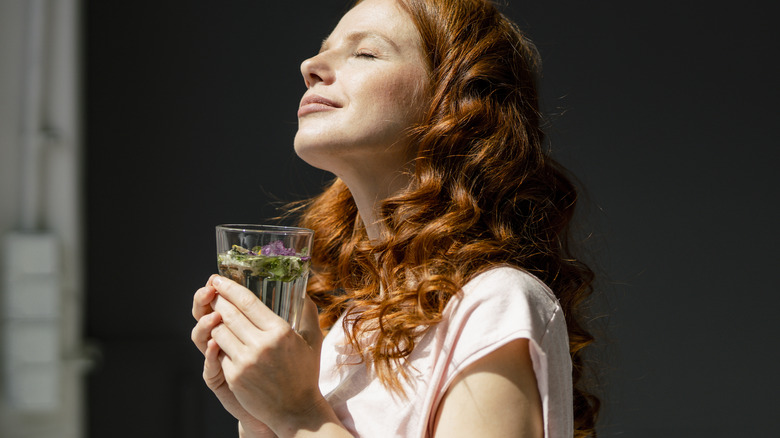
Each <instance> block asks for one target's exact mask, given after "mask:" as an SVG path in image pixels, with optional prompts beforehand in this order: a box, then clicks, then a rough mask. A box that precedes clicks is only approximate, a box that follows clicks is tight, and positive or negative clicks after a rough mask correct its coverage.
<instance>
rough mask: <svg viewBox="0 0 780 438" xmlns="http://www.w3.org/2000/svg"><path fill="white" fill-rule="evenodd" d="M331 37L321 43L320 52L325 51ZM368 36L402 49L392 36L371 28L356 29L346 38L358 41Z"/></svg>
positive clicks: (397, 49) (398, 49)
mask: <svg viewBox="0 0 780 438" xmlns="http://www.w3.org/2000/svg"><path fill="white" fill-rule="evenodd" d="M329 38H330V35H329V36H328V37H327V38H325V39H324V40H322V44H321V45H320V53H322V52H324V51H325V50H327V48H328V39H329ZM366 38H371V39H378V40H380V41H383V42H385V43H386V44H388V45H390V46H392V47H393V48H394V49H395V50H396V51H400V48H399V47H398V44H396V43H395V41H393V40H391V39H390V38H388V37H386V36H384V35H382V34H381V33H378V32H373V31H370V30H361V31H354V32H350V33H348V34H347V36H346V37H345V38H344V39H345V40H347V41H350V42H356V41H360V40H363V39H366Z"/></svg>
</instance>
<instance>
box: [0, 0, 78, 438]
mask: <svg viewBox="0 0 780 438" xmlns="http://www.w3.org/2000/svg"><path fill="white" fill-rule="evenodd" d="M30 3H31V0H0V267H5V266H7V265H8V263H6V262H8V260H9V254H8V250H7V246H6V243H7V242H8V241H9V239H10V237H11V236H14V235H18V234H17V233H18V231H19V228H20V219H19V216H20V215H19V211H20V205H21V202H20V201H21V192H22V190H21V185H22V184H23V182H24V181H25V178H26V177H27V176H29V174H25V173H24V172H23V171H21V170H20V168H21V164H20V160H21V154H20V150H21V143H22V135H21V132H20V126H21V123H22V119H21V108H22V105H21V102H22V98H23V94H24V93H23V83H24V82H23V75H24V73H23V68H22V65H23V64H24V59H25V58H24V51H25V40H26V36H25V35H26V33H25V32H26V19H27V17H28V5H29V4H30ZM43 4H44V7H45V11H46V13H45V14H44V20H45V21H44V23H45V25H44V29H45V40H44V48H45V51H44V53H45V58H44V63H43V66H44V69H43V71H42V81H41V83H42V99H41V110H40V116H41V117H40V122H39V123H38V126H39V127H40V128H41V129H44V128H45V129H48V130H50V131H52V132H54V134H55V135H54V136H53V137H47V136H45V135H41V136H40V137H38V140H39V143H38V144H41V145H43V146H42V147H43V149H42V159H41V161H40V163H41V167H40V170H41V175H42V177H41V179H40V180H39V181H40V184H41V191H40V192H41V208H40V211H39V222H40V226H39V227H36V228H37V229H36V230H27V231H26V234H25V235H29V232H30V231H34V232H35V233H37V235H46V236H54V241H55V242H56V244H57V247H58V254H57V257H55V259H56V260H58V266H57V268H58V269H57V271H58V272H57V278H58V280H59V281H58V287H57V294H58V297H57V302H58V305H57V307H56V311H57V315H56V318H55V319H54V321H55V324H56V330H57V332H58V339H57V346H56V347H57V351H56V352H55V353H56V359H57V360H56V363H57V365H58V367H59V370H58V374H57V375H58V380H59V384H58V386H57V388H56V393H57V403H56V404H55V405H54V409H49V410H42V409H30V408H29V407H26V408H25V407H20V406H19V405H18V404H17V403H15V401H14V399H13V398H12V397H10V396H9V381H8V380H9V379H3V380H0V436H2V437H7V438H17V437H36V438H47V437H52V438H53V437H57V438H66V437H67V438H70V437H73V438H77V437H82V436H85V431H84V426H83V424H84V421H83V418H84V416H85V412H84V402H83V397H84V390H83V382H82V381H83V374H84V370H85V369H86V367H85V364H86V362H85V361H84V360H83V344H82V341H81V338H82V334H81V320H82V312H83V290H84V287H83V279H82V270H83V266H82V265H83V263H82V254H81V251H82V247H83V244H82V229H81V216H82V212H81V209H82V204H83V200H82V195H81V192H82V190H81V185H80V184H81V171H82V169H81V152H80V148H81V139H80V137H79V135H80V132H79V104H78V102H79V98H80V96H79V90H78V75H79V53H78V47H79V41H78V38H79V32H78V29H79V27H78V25H79V19H78V12H79V11H78V1H77V0H43ZM0 275H2V278H1V279H2V281H0V288H1V289H0V297H3V296H5V297H8V296H9V295H10V294H11V293H12V291H10V290H8V289H11V287H9V286H8V285H9V281H8V278H10V275H9V272H8V269H3V270H2V271H0ZM3 302H5V303H6V304H5V309H2V308H0V315H4V318H3V317H0V322H2V324H0V335H5V334H7V333H8V332H9V329H8V327H9V325H8V321H9V318H10V319H13V318H14V315H9V312H8V308H9V307H10V306H9V305H8V304H7V302H8V300H7V299H5V300H0V305H2V304H1V303H3ZM3 331H5V333H3ZM3 339H4V336H0V347H1V348H0V354H2V356H3V357H4V358H6V359H7V358H8V356H10V354H9V352H8V349H9V348H8V345H9V342H8V340H7V339H6V340H5V341H3ZM29 347H30V348H32V349H35V350H39V349H41V348H43V347H42V346H40V345H30V346H29ZM0 363H3V364H4V368H5V369H4V370H2V371H4V372H5V373H4V375H8V373H7V371H8V368H10V367H9V366H8V365H7V363H8V361H7V360H4V361H0ZM13 382H15V381H14V380H13V375H12V381H11V383H13Z"/></svg>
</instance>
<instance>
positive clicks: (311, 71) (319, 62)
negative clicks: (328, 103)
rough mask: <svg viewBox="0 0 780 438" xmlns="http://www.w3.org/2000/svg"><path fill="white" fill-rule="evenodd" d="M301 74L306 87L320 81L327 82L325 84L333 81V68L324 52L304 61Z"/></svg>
mask: <svg viewBox="0 0 780 438" xmlns="http://www.w3.org/2000/svg"><path fill="white" fill-rule="evenodd" d="M301 74H302V75H303V82H304V83H305V84H306V88H311V87H313V86H314V85H315V84H317V83H320V82H322V83H325V85H327V84H329V83H332V82H333V70H332V69H331V67H330V65H329V64H328V63H327V61H326V59H325V57H324V56H323V54H322V53H320V54H318V55H316V56H312V57H311V58H309V59H307V60H305V61H303V62H302V63H301Z"/></svg>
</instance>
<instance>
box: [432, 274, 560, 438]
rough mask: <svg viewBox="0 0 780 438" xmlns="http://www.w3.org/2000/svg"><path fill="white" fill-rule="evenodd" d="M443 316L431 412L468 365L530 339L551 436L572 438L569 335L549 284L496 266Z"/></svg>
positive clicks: (469, 286) (467, 287) (477, 279)
mask: <svg viewBox="0 0 780 438" xmlns="http://www.w3.org/2000/svg"><path fill="white" fill-rule="evenodd" d="M443 316H444V320H443V321H442V323H441V324H440V327H437V329H436V333H435V335H434V337H435V338H436V339H435V341H434V342H433V343H434V344H435V345H436V347H435V348H436V349H438V350H439V351H438V354H436V355H435V356H436V364H435V365H434V369H433V370H432V374H433V376H434V382H437V383H436V385H435V386H434V388H435V389H434V394H433V399H432V400H431V404H430V414H429V415H431V416H433V415H434V414H435V412H436V409H438V405H439V403H440V402H441V399H442V397H443V395H444V394H445V393H446V391H447V389H448V388H449V386H450V385H451V384H452V382H453V381H454V380H455V379H456V378H457V377H458V375H459V374H460V373H461V372H462V371H463V370H464V369H466V368H467V367H468V366H469V365H471V364H472V363H474V362H476V361H477V360H479V359H481V358H484V357H485V356H487V355H488V354H490V353H491V352H494V351H496V350H497V349H499V348H501V347H502V346H504V345H506V344H508V343H509V342H511V341H513V340H517V339H521V338H525V339H528V340H529V348H530V355H531V359H532V361H533V366H534V372H535V374H536V378H537V386H538V389H539V394H540V395H541V398H542V409H543V414H544V422H545V436H546V437H556V436H571V433H570V432H571V429H572V428H571V425H570V423H571V422H572V419H571V418H572V414H571V359H570V356H569V352H568V336H567V331H566V324H565V321H564V318H563V313H562V310H561V307H560V305H559V303H558V301H557V299H556V298H555V296H554V295H553V293H552V292H551V291H550V290H549V289H548V288H547V286H545V285H544V284H543V283H542V282H541V281H540V280H538V279H537V278H536V277H534V276H532V275H530V274H528V273H526V272H524V271H521V270H518V269H515V268H510V267H501V268H495V269H492V270H490V271H487V272H485V273H483V274H481V275H479V276H477V277H475V278H474V279H473V280H472V281H470V282H469V283H468V284H466V285H465V286H464V287H463V291H462V294H461V295H460V296H458V297H457V298H454V299H453V300H451V301H450V303H448V305H447V308H446V309H445V312H444V315H443ZM432 389H433V388H432ZM431 418H432V417H431ZM429 421H430V418H429ZM557 432H561V433H562V434H559V433H557ZM567 434H568V435H567Z"/></svg>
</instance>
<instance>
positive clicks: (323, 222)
mask: <svg viewBox="0 0 780 438" xmlns="http://www.w3.org/2000/svg"><path fill="white" fill-rule="evenodd" d="M399 4H400V5H401V6H402V7H403V8H404V9H405V10H406V11H407V12H408V14H409V16H410V17H411V18H412V20H413V22H414V24H415V26H416V27H417V29H418V31H419V34H420V37H421V42H422V52H423V53H424V54H427V55H428V56H427V62H428V66H427V67H428V71H429V73H430V82H429V96H430V102H429V106H428V109H427V111H426V112H425V114H424V117H423V120H422V121H421V122H420V123H419V124H418V125H416V126H414V127H412V129H411V131H410V135H411V138H412V144H414V145H416V147H417V148H418V152H417V157H416V160H415V162H414V173H413V175H412V178H411V183H410V184H409V186H408V187H407V188H406V189H405V190H403V191H402V192H401V193H398V194H396V195H394V196H392V197H391V198H389V199H386V200H384V202H383V203H382V204H381V208H380V212H379V213H380V219H381V220H382V221H383V223H384V225H385V226H386V228H387V230H388V231H389V232H388V233H386V236H385V237H383V238H382V240H380V241H378V242H369V240H368V237H367V234H366V231H365V228H364V227H363V224H362V222H361V219H360V217H359V214H358V210H357V207H356V205H355V202H354V201H353V199H352V195H351V194H350V192H349V189H348V188H347V186H346V185H345V184H344V183H343V182H342V181H341V180H339V179H336V180H335V181H334V182H333V183H332V184H331V185H330V186H329V187H328V188H327V189H326V190H325V191H324V193H322V194H321V195H320V196H318V197H316V198H314V199H312V200H310V201H309V202H308V203H307V204H306V205H305V207H304V208H305V209H304V214H303V217H302V220H301V222H300V225H301V226H304V227H307V228H311V229H313V230H315V242H314V249H313V269H312V276H311V279H310V281H309V287H308V289H309V293H310V295H311V296H312V297H313V298H314V299H315V301H316V302H317V303H318V305H319V306H320V308H321V309H322V313H321V321H322V325H323V327H330V326H332V325H333V324H334V323H335V322H336V320H337V319H338V318H339V316H340V315H342V314H345V318H344V328H345V332H346V333H347V336H348V338H349V341H350V342H351V343H352V345H353V346H354V347H355V350H356V351H359V352H360V354H361V355H362V357H363V359H364V360H365V361H368V363H370V364H372V365H373V367H374V369H375V371H376V373H377V375H378V377H379V379H380V380H381V381H382V382H383V383H384V384H385V386H386V387H388V388H389V389H393V390H400V387H401V386H400V381H399V377H398V376H399V375H400V376H401V378H403V376H405V371H404V370H405V368H404V366H403V365H404V361H405V360H406V358H407V357H408V356H409V354H410V353H411V352H412V350H413V349H414V347H415V343H416V341H417V340H418V339H419V337H420V336H421V334H422V331H424V329H425V328H427V327H431V326H432V325H434V324H436V323H437V322H439V321H440V320H441V318H442V311H443V310H444V307H445V306H446V305H447V303H448V301H449V300H450V298H452V297H453V296H454V295H455V294H457V293H458V291H459V290H460V288H461V286H462V285H464V284H465V283H466V282H468V281H469V280H470V279H471V278H473V277H474V276H476V275H477V274H479V273H481V272H484V271H485V270H487V269H489V268H491V267H493V266H496V265H506V264H509V265H512V266H516V267H518V268H520V269H523V270H525V271H528V272H531V273H533V274H534V275H536V276H537V277H539V278H540V279H541V280H542V281H544V282H545V283H546V284H547V285H548V286H549V287H550V288H551V289H552V290H553V291H555V293H556V295H557V297H558V300H559V301H560V304H561V306H562V308H563V311H564V314H565V317H566V324H567V328H568V334H569V343H570V345H569V347H570V352H571V357H572V363H573V381H574V384H575V388H574V419H575V421H574V426H575V437H586V436H595V422H596V415H597V413H598V408H599V400H598V399H597V398H596V397H594V396H592V395H591V394H589V393H588V392H586V391H584V390H582V389H580V388H579V385H578V383H580V380H581V379H580V377H581V376H582V373H583V370H584V367H583V357H582V349H583V348H584V347H585V346H587V345H588V344H590V343H591V342H592V341H593V337H592V335H591V334H590V333H589V332H588V330H587V329H586V328H585V326H584V325H583V324H582V323H581V321H582V318H583V315H582V314H581V313H582V311H581V309H580V308H581V304H582V302H583V301H584V300H585V299H586V298H587V297H588V296H589V295H590V293H591V291H592V288H591V283H592V280H593V272H592V271H591V270H590V269H589V268H588V266H586V265H585V264H583V263H582V262H580V261H579V260H578V259H577V258H575V257H574V256H573V255H572V253H571V251H570V249H569V224H570V221H571V219H572V216H573V214H574V209H575V204H576V201H577V191H576V189H575V186H574V185H573V184H572V182H571V181H570V179H569V178H568V177H567V176H566V172H565V170H564V169H562V168H561V166H560V165H558V163H556V162H555V161H554V160H553V159H552V158H551V157H550V156H549V155H548V154H547V153H546V151H545V149H544V146H543V139H544V135H543V132H542V129H541V121H542V117H541V115H540V112H539V109H538V92H537V84H536V77H537V74H538V69H539V61H538V54H537V52H536V49H535V47H534V45H533V44H532V43H531V42H530V41H529V40H528V39H527V38H526V37H525V36H524V35H523V33H522V32H520V31H519V30H518V29H517V27H516V26H515V24H514V23H512V22H511V21H510V20H509V19H507V18H506V17H505V16H504V15H502V14H501V13H500V12H499V11H498V10H497V9H496V8H495V7H494V6H493V5H492V4H491V3H490V2H489V1H486V0H399ZM367 335H371V339H372V342H371V343H370V344H368V343H361V342H360V340H361V339H366V336H367Z"/></svg>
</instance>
